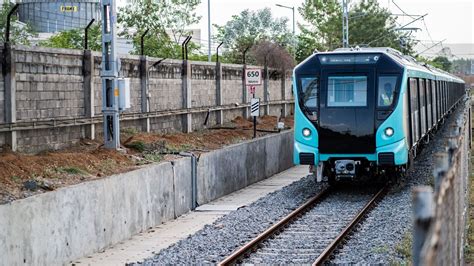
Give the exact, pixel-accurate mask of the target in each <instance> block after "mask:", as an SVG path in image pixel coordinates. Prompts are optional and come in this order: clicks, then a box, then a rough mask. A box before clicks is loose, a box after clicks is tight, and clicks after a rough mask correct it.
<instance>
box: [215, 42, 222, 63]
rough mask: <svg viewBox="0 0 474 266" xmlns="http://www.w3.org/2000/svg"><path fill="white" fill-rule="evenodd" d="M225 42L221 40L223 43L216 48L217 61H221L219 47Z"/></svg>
mask: <svg viewBox="0 0 474 266" xmlns="http://www.w3.org/2000/svg"><path fill="white" fill-rule="evenodd" d="M223 44H224V42H221V43H220V44H219V46H217V49H216V50H217V52H216V62H219V48H220V47H221V45H223Z"/></svg>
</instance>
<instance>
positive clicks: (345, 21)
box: [342, 0, 349, 48]
mask: <svg viewBox="0 0 474 266" xmlns="http://www.w3.org/2000/svg"><path fill="white" fill-rule="evenodd" d="M348 1H349V0H342V47H344V48H348V47H349V10H348V7H347V2H348Z"/></svg>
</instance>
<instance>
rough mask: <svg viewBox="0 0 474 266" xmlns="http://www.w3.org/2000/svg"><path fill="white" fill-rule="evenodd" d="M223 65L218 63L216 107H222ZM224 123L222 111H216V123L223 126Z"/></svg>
mask: <svg viewBox="0 0 474 266" xmlns="http://www.w3.org/2000/svg"><path fill="white" fill-rule="evenodd" d="M222 98H223V97H222V65H221V62H219V61H217V62H216V106H217V107H220V106H221V105H222ZM223 122H224V118H223V112H222V110H217V111H216V123H217V124H218V125H222V123H223Z"/></svg>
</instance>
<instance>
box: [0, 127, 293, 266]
mask: <svg viewBox="0 0 474 266" xmlns="http://www.w3.org/2000/svg"><path fill="white" fill-rule="evenodd" d="M292 137H293V132H292V131H285V132H282V133H280V134H275V135H269V136H266V137H263V138H259V139H255V140H250V141H247V142H244V143H240V144H236V145H232V146H229V147H226V148H224V149H221V150H217V151H212V152H209V153H206V154H202V156H201V157H200V159H199V160H198V166H197V173H198V175H197V202H198V203H199V204H204V203H207V202H209V201H211V200H213V199H216V198H218V197H221V196H223V195H226V194H228V193H231V192H233V191H235V190H238V189H240V188H243V187H245V186H247V185H250V184H252V183H254V182H257V181H260V180H262V179H264V178H267V177H269V176H271V175H273V174H275V173H278V172H280V171H283V170H285V169H287V168H289V167H291V166H292V160H291V154H292V148H293V141H292ZM191 165H192V164H191V158H181V159H178V160H175V161H173V162H163V163H160V164H154V165H150V166H147V167H144V168H141V169H138V170H134V171H131V172H128V173H123V174H118V175H114V176H111V177H107V178H104V179H100V180H95V181H90V182H85V183H82V184H78V185H75V186H71V187H66V188H61V189H58V190H57V191H53V192H48V193H44V194H40V195H35V196H32V197H29V198H26V199H22V200H17V201H14V202H12V203H10V204H5V205H0V265H20V264H21V265H61V264H64V263H68V262H70V261H72V260H74V259H77V258H80V257H83V256H86V255H88V254H91V253H94V252H98V251H100V250H103V249H104V248H107V247H108V246H111V245H113V244H116V243H118V242H120V241H123V240H125V239H128V238H130V237H131V236H132V235H134V234H137V233H139V232H142V231H145V230H147V229H148V228H150V227H153V226H157V225H159V224H161V223H163V222H165V221H168V220H171V219H174V218H176V217H178V216H180V215H182V214H184V213H186V212H188V211H190V210H191V208H192V194H193V191H192V176H191V175H192V171H191V170H192V168H191V167H192V166H191Z"/></svg>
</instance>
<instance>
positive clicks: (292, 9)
mask: <svg viewBox="0 0 474 266" xmlns="http://www.w3.org/2000/svg"><path fill="white" fill-rule="evenodd" d="M275 5H276V6H278V7H283V8H287V9H291V11H292V12H293V44H292V45H293V47H294V51H293V56H295V51H296V31H295V7H294V6H285V5H280V4H275Z"/></svg>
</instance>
